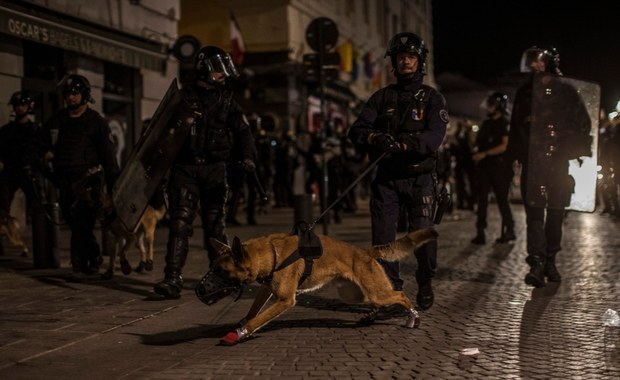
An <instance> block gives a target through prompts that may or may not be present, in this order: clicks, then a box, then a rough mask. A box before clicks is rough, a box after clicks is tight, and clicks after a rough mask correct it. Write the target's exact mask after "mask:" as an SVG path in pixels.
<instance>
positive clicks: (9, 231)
mask: <svg viewBox="0 0 620 380" xmlns="http://www.w3.org/2000/svg"><path fill="white" fill-rule="evenodd" d="M2 235H6V237H7V239H9V242H11V244H13V245H14V246H16V247H17V248H20V249H21V250H22V253H21V255H20V256H21V257H28V252H29V251H28V247H27V246H26V243H24V239H23V238H22V234H21V226H20V225H19V222H18V221H17V219H15V218H14V217H12V216H11V215H9V214H7V213H5V212H2V213H0V236H2ZM0 244H2V243H1V242H0Z"/></svg>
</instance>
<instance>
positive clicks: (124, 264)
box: [121, 260, 131, 275]
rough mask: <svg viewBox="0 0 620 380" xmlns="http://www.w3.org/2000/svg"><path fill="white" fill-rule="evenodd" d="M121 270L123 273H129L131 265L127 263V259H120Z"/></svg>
mask: <svg viewBox="0 0 620 380" xmlns="http://www.w3.org/2000/svg"><path fill="white" fill-rule="evenodd" d="M121 272H123V274H125V275H127V274H129V273H131V265H130V264H129V261H127V260H121Z"/></svg>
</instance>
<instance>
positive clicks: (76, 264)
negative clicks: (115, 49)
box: [44, 74, 119, 281]
mask: <svg viewBox="0 0 620 380" xmlns="http://www.w3.org/2000/svg"><path fill="white" fill-rule="evenodd" d="M61 88H62V96H63V99H64V101H65V105H66V107H65V108H64V109H62V110H60V111H59V112H58V113H56V114H55V115H53V116H52V117H51V118H50V119H49V120H48V121H47V122H46V123H45V126H44V128H45V130H46V134H47V135H48V136H50V140H49V144H50V153H49V154H48V157H49V158H51V159H52V162H53V167H54V174H53V181H54V182H55V184H56V185H57V186H58V189H59V191H60V208H61V210H62V215H63V217H64V219H65V221H66V222H67V223H68V224H69V228H70V230H71V248H70V251H71V266H72V267H73V274H72V277H71V278H70V280H71V281H84V280H85V279H87V276H88V275H91V274H97V272H98V271H99V266H100V265H101V262H102V258H101V249H100V247H99V244H98V242H97V239H96V238H95V235H94V233H93V230H94V227H95V223H96V221H97V211H98V209H99V206H100V197H101V194H102V191H103V189H104V186H105V189H106V191H107V192H108V193H110V194H111V192H112V188H113V186H114V182H115V181H116V178H117V177H118V174H119V167H118V163H117V162H116V148H115V146H114V141H113V139H112V134H111V131H110V127H109V126H108V123H107V122H106V121H105V119H104V118H103V117H102V116H101V115H100V114H99V113H98V112H97V111H95V110H93V109H91V108H90V107H89V104H90V103H94V99H93V98H92V96H91V86H90V82H89V81H88V79H86V77H84V76H82V75H78V74H70V75H68V76H67V77H66V78H64V80H63V81H62V82H61ZM52 136H55V137H54V138H52ZM54 140H55V141H54Z"/></svg>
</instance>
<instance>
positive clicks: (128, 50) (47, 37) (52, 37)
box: [0, 6, 166, 71]
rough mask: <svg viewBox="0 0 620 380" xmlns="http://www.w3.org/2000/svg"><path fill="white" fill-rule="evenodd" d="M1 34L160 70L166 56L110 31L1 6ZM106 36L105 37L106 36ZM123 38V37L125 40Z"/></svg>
mask: <svg viewBox="0 0 620 380" xmlns="http://www.w3.org/2000/svg"><path fill="white" fill-rule="evenodd" d="M0 32H1V33H6V34H9V35H12V36H15V37H19V38H23V39H27V40H30V41H34V42H39V43H42V44H47V45H51V46H55V47H58V48H61V49H66V50H72V51H76V52H78V53H82V54H86V55H90V56H93V57H97V58H100V59H103V60H106V61H110V62H114V63H119V64H122V65H126V66H131V67H137V68H143V69H149V70H156V71H162V70H163V69H164V68H165V62H166V54H164V53H162V52H161V51H158V50H155V49H161V45H153V46H150V45H148V44H147V43H146V42H142V41H137V40H136V41H135V43H132V42H129V41H127V42H126V41H122V40H121V39H120V38H119V39H115V38H114V36H113V34H112V33H110V32H105V33H104V31H103V30H102V31H101V32H97V31H94V30H93V31H92V32H91V31H88V30H86V29H80V28H78V27H76V26H71V25H69V24H67V25H63V24H61V23H59V22H56V21H52V20H46V19H43V18H41V17H37V16H32V15H29V14H27V13H21V12H19V11H17V10H13V9H9V8H5V7H3V6H0ZM106 34H107V36H106ZM125 39H126V38H125Z"/></svg>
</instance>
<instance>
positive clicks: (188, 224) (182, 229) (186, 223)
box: [170, 207, 194, 237]
mask: <svg viewBox="0 0 620 380" xmlns="http://www.w3.org/2000/svg"><path fill="white" fill-rule="evenodd" d="M193 220H194V212H193V211H192V210H190V209H188V208H184V207H182V208H178V209H176V210H174V212H173V214H172V215H171V216H170V234H171V235H174V236H178V237H187V236H192V235H193V234H194V228H193V227H192V223H193Z"/></svg>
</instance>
